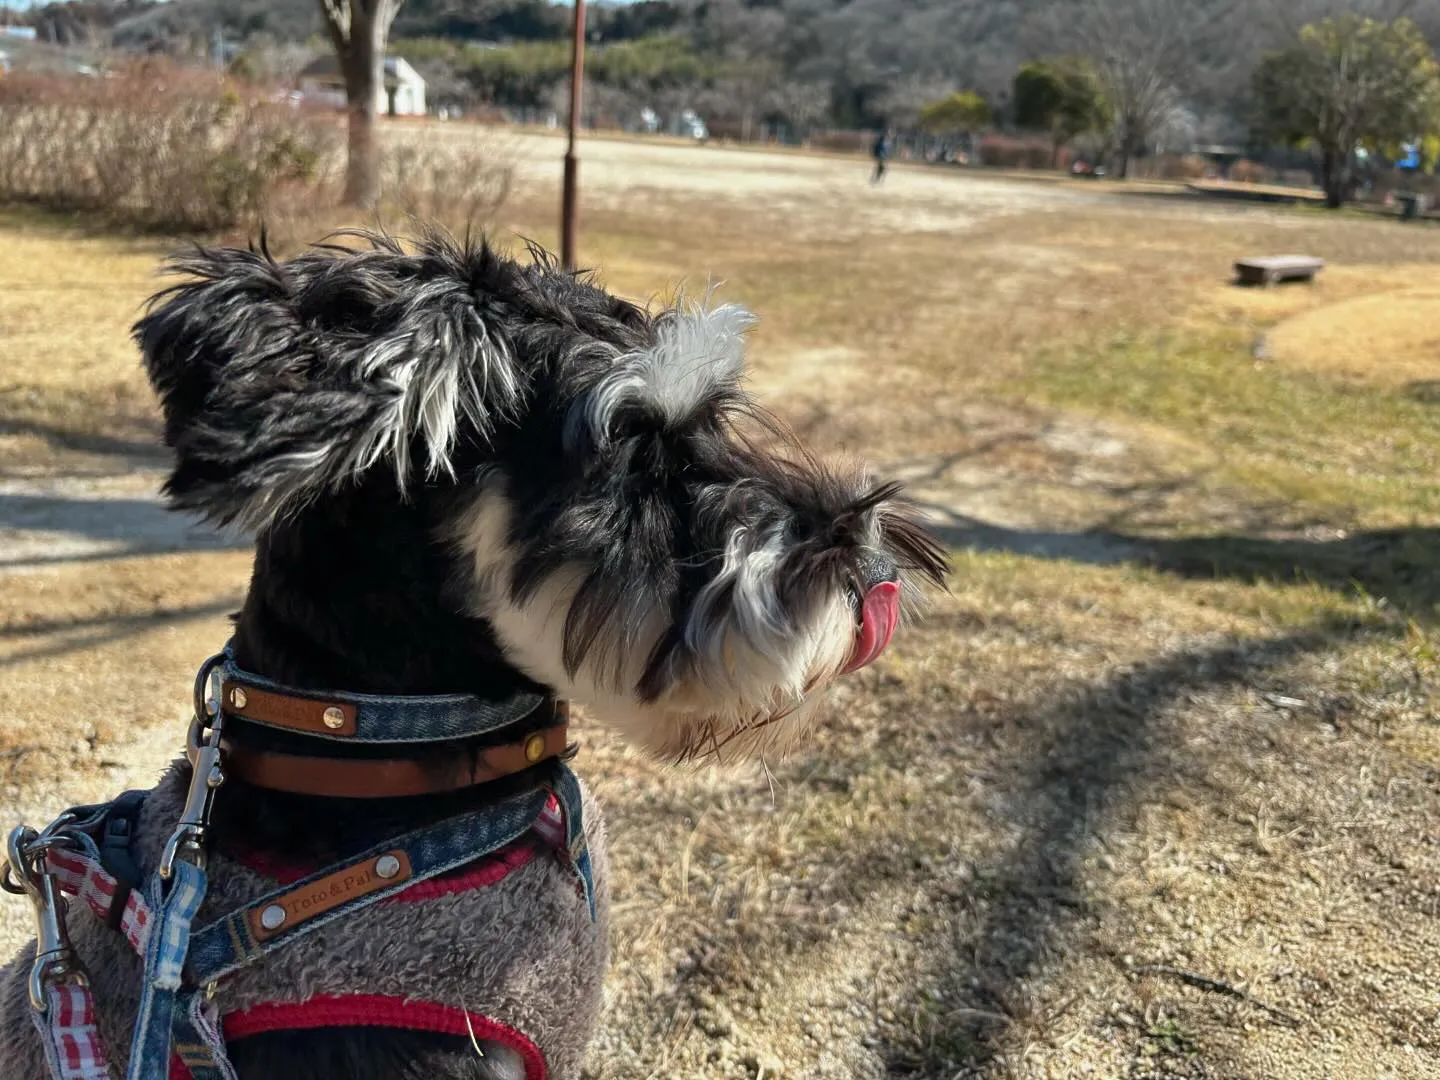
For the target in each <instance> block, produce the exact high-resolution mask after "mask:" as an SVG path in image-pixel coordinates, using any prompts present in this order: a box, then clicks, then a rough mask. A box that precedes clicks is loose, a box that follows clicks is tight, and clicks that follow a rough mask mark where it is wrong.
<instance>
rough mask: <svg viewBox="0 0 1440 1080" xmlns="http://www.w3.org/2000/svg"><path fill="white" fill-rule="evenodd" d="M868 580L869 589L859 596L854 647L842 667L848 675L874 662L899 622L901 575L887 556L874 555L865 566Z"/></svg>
mask: <svg viewBox="0 0 1440 1080" xmlns="http://www.w3.org/2000/svg"><path fill="white" fill-rule="evenodd" d="M862 572H863V573H864V574H865V576H866V578H868V579H869V580H868V581H867V582H866V586H867V590H866V593H865V595H864V596H863V597H860V598H859V611H858V612H857V619H858V625H857V627H856V630H855V647H854V648H853V649H852V650H851V651H850V659H849V660H847V661H846V662H845V666H844V667H843V668H841V669H840V674H842V675H846V674H848V673H850V672H852V671H858V670H859V669H860V668H862V667H864V666H865V665H866V664H869V663H873V662H874V661H875V659H876V658H877V657H878V656H879V655H880V654H881V653H882V652H884V651H885V646H887V645H889V644H890V639H891V638H892V637H894V636H895V628H896V627H897V626H899V625H900V580H899V578H900V575H899V572H898V571H897V569H896V567H895V564H894V563H892V562H890V561H889V560H888V559H875V560H872V561H871V562H869V563H867V564H866V565H864V566H863V567H862Z"/></svg>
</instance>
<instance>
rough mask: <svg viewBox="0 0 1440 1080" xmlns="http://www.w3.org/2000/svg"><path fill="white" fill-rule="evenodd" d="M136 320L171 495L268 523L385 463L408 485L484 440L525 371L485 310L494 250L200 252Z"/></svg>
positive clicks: (177, 269)
mask: <svg viewBox="0 0 1440 1080" xmlns="http://www.w3.org/2000/svg"><path fill="white" fill-rule="evenodd" d="M166 269H167V270H168V271H169V272H171V273H175V274H179V275H183V277H184V278H185V280H184V281H183V282H181V283H180V284H178V285H175V286H173V287H172V288H170V289H167V290H165V291H164V292H162V293H160V294H158V295H157V296H156V297H155V298H154V299H153V301H152V303H151V308H150V310H149V312H148V313H147V314H146V316H145V317H144V318H143V319H141V321H140V322H139V323H137V324H136V326H135V338H136V341H137V342H138V344H139V346H140V349H141V352H142V353H143V354H144V358H145V365H146V369H147V371H148V372H149V375H150V381H151V383H152V384H153V385H154V387H155V389H156V391H157V392H158V393H159V395H160V399H161V404H162V406H163V410H164V416H165V441H166V443H167V444H168V445H169V446H171V447H172V448H173V449H174V451H175V459H176V460H175V469H174V472H173V473H172V474H171V477H170V480H169V482H168V484H167V485H166V493H167V494H168V495H169V496H170V497H171V499H172V501H173V502H174V503H175V505H177V506H179V507H181V508H183V509H189V510H193V511H196V512H198V513H200V514H202V515H204V516H206V517H208V518H210V519H212V520H215V521H218V522H222V523H227V524H228V523H232V522H233V523H236V524H239V525H241V526H243V527H245V528H250V529H256V530H258V529H262V528H264V527H265V526H266V525H268V524H270V523H271V522H272V521H274V520H275V519H276V518H277V517H280V516H283V515H287V514H292V513H294V512H295V511H296V510H298V509H299V508H301V507H302V506H304V505H306V504H307V503H308V502H310V501H312V500H314V499H315V498H317V497H318V496H320V495H322V494H324V493H325V492H327V491H331V490H334V489H336V488H338V487H340V486H342V485H344V484H348V483H352V482H354V481H355V480H356V479H357V478H358V477H359V476H360V474H362V473H364V472H365V471H366V470H368V469H370V468H372V467H374V466H377V465H380V464H381V463H382V462H383V463H385V465H386V466H388V467H391V468H393V469H394V472H395V476H396V479H397V483H398V485H399V486H400V489H401V490H402V492H403V491H404V489H405V487H406V485H407V484H410V483H413V482H416V481H417V480H418V479H422V478H424V477H425V476H427V475H435V474H437V473H442V472H445V471H446V470H448V469H449V452H450V450H451V448H452V446H453V445H454V443H455V441H456V438H457V436H458V435H459V434H460V433H461V431H462V429H463V430H465V431H467V432H468V433H470V434H472V435H475V436H477V437H480V438H484V437H486V436H487V435H488V434H489V432H490V431H491V430H492V428H493V426H494V424H495V423H496V422H497V421H498V419H499V418H500V417H501V416H502V415H505V414H506V413H508V412H510V411H511V410H513V408H514V407H515V406H516V404H517V403H518V401H519V398H520V394H521V392H522V391H521V386H520V379H519V374H518V372H517V370H516V368H515V365H514V363H513V361H512V358H511V355H510V351H509V349H508V347H507V345H506V344H505V342H504V341H503V340H502V339H501V338H499V337H498V336H497V335H495V334H492V333H491V332H490V330H489V328H488V326H487V320H486V318H485V317H484V314H483V312H482V306H483V304H484V303H486V302H487V301H486V295H485V292H484V285H485V281H486V279H487V276H488V277H493V275H494V274H495V273H497V272H501V271H502V270H503V260H501V259H499V258H498V257H497V256H495V255H494V254H493V253H492V252H491V251H490V250H489V249H488V248H486V247H484V246H483V245H481V246H476V247H470V246H468V245H467V246H466V247H464V248H461V247H458V246H454V245H451V246H444V245H435V246H432V247H430V248H428V249H426V250H422V251H421V252H420V253H419V254H417V255H413V256H412V255H407V254H405V253H404V252H402V251H401V250H400V248H399V247H398V246H396V245H394V244H391V243H382V242H377V243H376V244H375V245H374V247H373V248H372V250H369V251H362V252H351V251H344V252H342V251H338V250H337V249H316V250H314V251H311V252H308V253H306V254H305V255H302V256H299V257H298V258H296V259H294V260H292V261H290V262H287V263H279V262H276V261H274V260H273V259H271V258H270V257H269V255H268V253H266V252H264V251H263V250H261V251H258V252H257V251H253V250H249V251H247V250H243V249H235V248H222V249H197V250H195V251H192V252H190V253H189V254H187V255H183V256H179V257H176V258H174V259H172V260H171V261H170V262H169V264H168V265H167V267H166Z"/></svg>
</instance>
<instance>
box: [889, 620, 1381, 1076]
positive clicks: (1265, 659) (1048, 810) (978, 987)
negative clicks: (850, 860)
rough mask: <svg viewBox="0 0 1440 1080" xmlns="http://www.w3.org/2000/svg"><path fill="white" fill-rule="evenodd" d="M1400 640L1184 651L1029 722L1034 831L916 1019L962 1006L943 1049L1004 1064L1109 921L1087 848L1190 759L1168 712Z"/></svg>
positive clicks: (921, 983)
mask: <svg viewBox="0 0 1440 1080" xmlns="http://www.w3.org/2000/svg"><path fill="white" fill-rule="evenodd" d="M1394 632H1395V631H1394V629H1393V628H1390V627H1384V628H1381V627H1356V626H1354V625H1353V624H1349V623H1344V622H1328V621H1327V622H1321V623H1318V624H1316V625H1314V626H1312V627H1309V628H1305V629H1301V630H1298V631H1295V632H1293V633H1290V634H1287V635H1284V636H1282V637H1278V638H1273V639H1261V640H1246V641H1239V642H1230V643H1226V644H1222V645H1218V646H1215V647H1212V648H1202V649H1194V650H1186V651H1182V652H1177V653H1174V654H1172V655H1169V656H1165V657H1161V658H1159V659H1157V660H1155V661H1153V662H1151V663H1148V664H1142V665H1138V666H1136V667H1134V668H1131V669H1129V670H1125V671H1120V672H1118V673H1116V674H1115V675H1114V676H1112V677H1111V678H1109V679H1107V680H1105V681H1104V682H1103V683H1100V684H1097V685H1095V686H1092V687H1089V688H1087V689H1084V690H1082V691H1081V692H1080V693H1079V694H1077V695H1075V696H1065V697H1061V698H1059V699H1057V700H1056V701H1054V702H1053V703H1052V704H1050V705H1048V706H1046V707H1044V708H1043V709H1041V710H1040V711H1039V712H1037V713H1030V714H1028V715H1025V716H1024V717H1023V718H1020V717H1017V718H1016V719H1017V721H1020V722H1023V723H1024V724H1025V726H1026V728H1027V730H1030V731H1033V732H1034V733H1035V735H1036V740H1035V741H1034V742H1033V743H1032V744H1030V745H1029V746H1028V747H1027V749H1026V751H1025V753H1024V754H1023V755H1020V756H1017V757H1015V758H1013V759H1012V760H1011V761H1010V762H1009V768H1008V769H1007V770H1006V772H1005V773H1004V774H1003V775H1002V776H1001V777H998V778H997V782H998V783H999V784H1001V785H1003V786H1004V789H1005V791H1006V793H1007V795H1008V797H1009V801H1010V802H1011V803H1012V804H1015V805H1023V806H1024V807H1025V808H1026V810H1027V817H1028V820H1027V821H1026V822H1025V825H1024V830H1023V833H1022V835H1021V837H1020V839H1019V840H1018V841H1016V842H1015V843H1014V844H1013V845H1012V846H1011V847H1010V849H1009V850H1008V852H1007V853H1005V854H1004V855H1002V856H1001V857H1000V858H999V859H998V860H997V861H995V862H993V863H991V864H990V865H981V866H978V867H977V868H976V883H977V885H976V890H975V894H974V895H972V896H967V897H965V898H963V899H962V900H960V901H959V902H960V903H961V904H963V905H964V906H965V907H966V908H967V909H968V914H969V916H970V920H971V921H970V925H971V926H973V928H974V929H973V931H971V932H970V933H968V934H966V935H964V939H963V941H962V942H961V944H962V945H963V946H964V953H963V955H955V954H950V955H947V956H941V955H938V954H935V955H934V957H933V961H932V962H931V963H930V964H928V965H927V966H926V967H925V968H924V970H922V971H920V972H917V988H918V989H919V991H920V994H919V996H918V997H917V1002H916V1005H917V1008H921V1007H929V1008H931V1009H933V1008H934V1002H935V1001H943V1002H945V1003H947V1004H953V1005H956V1006H957V1007H956V1008H954V1009H953V1010H952V1011H951V1012H950V1013H949V1014H948V1018H947V1017H946V1016H945V1015H944V1014H943V1012H942V1016H941V1022H942V1023H948V1025H949V1026H948V1030H946V1031H944V1032H943V1038H942V1039H941V1040H940V1042H939V1044H938V1049H939V1050H940V1051H942V1052H943V1051H944V1050H945V1049H947V1048H951V1049H953V1048H957V1047H958V1048H962V1049H963V1050H964V1051H965V1056H966V1057H968V1058H969V1060H970V1063H972V1064H983V1063H985V1062H986V1061H988V1060H989V1059H990V1058H992V1057H993V1056H994V1055H995V1054H996V1053H998V1052H999V1048H998V1046H997V1045H996V1042H995V1040H994V1039H993V1037H992V1035H993V1032H994V1030H995V1028H994V1026H993V1025H994V1023H995V1022H996V1021H997V1020H999V1019H1003V1018H1009V1017H1011V1016H1013V1015H1014V1013H1015V1011H1016V1002H1017V1000H1018V999H1020V998H1021V997H1022V996H1023V993H1022V990H1021V987H1022V984H1024V983H1025V982H1026V981H1028V980H1030V979H1032V978H1033V977H1035V976H1036V975H1038V974H1042V973H1043V972H1045V971H1046V970H1048V969H1050V968H1052V967H1054V966H1056V965H1057V964H1059V963H1060V962H1061V961H1063V959H1064V957H1065V954H1066V953H1067V952H1072V953H1073V952H1074V941H1073V939H1074V935H1075V934H1076V932H1077V931H1079V929H1080V928H1081V926H1082V925H1083V924H1084V923H1085V922H1087V921H1092V920H1094V919H1096V918H1097V917H1098V916H1099V913H1098V912H1096V911H1094V910H1093V909H1092V907H1091V905H1090V902H1089V901H1088V900H1087V898H1086V896H1085V871H1084V859H1085V856H1086V854H1087V852H1088V851H1089V850H1090V849H1089V845H1088V840H1089V838H1090V837H1091V836H1093V835H1094V834H1095V833H1096V832H1097V831H1098V829H1101V828H1103V827H1104V822H1105V820H1106V819H1109V818H1113V816H1114V815H1116V814H1117V813H1121V812H1123V811H1124V810H1125V809H1126V808H1128V807H1134V806H1136V805H1137V804H1138V803H1139V802H1141V801H1143V800H1144V799H1145V798H1146V797H1147V796H1149V797H1152V798H1153V797H1154V796H1155V794H1156V793H1157V792H1159V791H1161V790H1163V789H1164V788H1165V787H1166V786H1167V783H1170V782H1172V781H1173V779H1174V776H1175V770H1176V768H1177V765H1176V761H1177V759H1181V760H1183V755H1180V754H1178V753H1177V752H1176V751H1177V750H1178V747H1177V746H1176V745H1175V744H1174V739H1175V732H1174V730H1173V729H1172V727H1171V725H1170V724H1169V723H1168V722H1166V718H1165V713H1166V711H1167V710H1169V709H1171V708H1172V707H1174V706H1176V705H1179V704H1182V703H1184V702H1185V701H1186V699H1187V698H1189V697H1190V696H1192V695H1195V694H1198V693H1209V692H1214V691H1217V690H1224V689H1227V688H1238V687H1243V686H1247V685H1255V684H1256V683H1260V682H1263V681H1264V680H1265V679H1266V677H1267V676H1269V675H1270V674H1271V673H1272V672H1274V671H1275V670H1276V669H1278V668H1280V667H1281V666H1283V665H1285V664H1287V663H1290V662H1292V661H1294V660H1296V659H1298V658H1300V657H1302V656H1305V655H1307V654H1313V653H1317V652H1320V651H1322V650H1325V649H1329V648H1332V647H1334V646H1335V645H1336V644H1337V643H1339V642H1341V641H1354V640H1358V639H1359V638H1360V637H1362V636H1366V635H1375V634H1381V635H1387V634H1393V633H1394ZM1191 779H1195V780H1199V781H1200V782H1201V783H1204V782H1205V781H1204V778H1203V777H1200V776H1197V777H1193V778H1191ZM927 994H928V1001H927ZM937 995H938V996H937ZM977 1018H978V1019H977ZM935 1056H936V1053H935V1049H933V1048H932V1049H931V1050H930V1052H929V1053H928V1054H927V1053H926V1051H925V1050H923V1049H919V1048H916V1047H913V1046H903V1047H894V1048H892V1052H891V1061H890V1067H891V1070H892V1072H893V1073H896V1074H917V1075H918V1074H925V1075H939V1074H938V1073H937V1072H934V1071H933V1070H934V1069H935V1068H936V1067H937V1066H940V1065H942V1064H943V1063H942V1062H941V1061H937V1060H935ZM947 1075H948V1074H947Z"/></svg>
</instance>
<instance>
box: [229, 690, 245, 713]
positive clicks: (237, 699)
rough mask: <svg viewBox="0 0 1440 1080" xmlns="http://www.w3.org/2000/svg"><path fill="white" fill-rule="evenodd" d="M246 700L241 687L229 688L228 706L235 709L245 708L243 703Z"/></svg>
mask: <svg viewBox="0 0 1440 1080" xmlns="http://www.w3.org/2000/svg"><path fill="white" fill-rule="evenodd" d="M248 700H249V699H248V698H247V697H246V696H245V691H244V689H243V688H242V687H239V686H235V687H232V688H231V690H230V704H231V705H233V706H235V708H237V709H243V708H244V707H245V702H246V701H248Z"/></svg>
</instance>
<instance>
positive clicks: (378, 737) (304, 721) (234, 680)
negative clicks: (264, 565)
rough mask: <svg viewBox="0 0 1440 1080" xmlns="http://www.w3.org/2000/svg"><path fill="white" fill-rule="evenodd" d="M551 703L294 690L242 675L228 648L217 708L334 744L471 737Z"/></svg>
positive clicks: (533, 698) (541, 698)
mask: <svg viewBox="0 0 1440 1080" xmlns="http://www.w3.org/2000/svg"><path fill="white" fill-rule="evenodd" d="M553 700H554V699H553V698H548V697H546V696H545V695H543V694H532V693H519V694H513V695H511V696H510V697H508V698H502V699H501V700H499V701H486V700H484V699H482V698H478V697H476V696H474V695H473V694H424V695H406V694H354V693H349V692H346V691H341V690H295V689H292V688H290V687H288V686H281V685H280V684H279V683H276V682H273V681H272V680H270V679H267V678H265V677H263V676H261V675H255V674H252V673H251V672H248V671H242V670H240V668H239V667H238V666H237V665H236V663H235V659H234V657H233V656H232V655H231V653H230V650H229V649H228V648H227V649H226V650H225V661H224V664H223V665H222V667H221V669H220V708H221V710H222V711H223V712H224V713H225V715H226V716H233V717H238V718H239V719H242V720H247V721H249V722H250V723H253V724H263V725H264V726H266V727H272V728H278V729H280V730H282V731H290V732H295V733H298V734H301V735H310V736H314V737H315V738H318V739H325V740H328V741H331V742H337V743H351V744H355V743H366V744H375V743H405V744H413V743H427V742H454V741H455V740H457V739H471V738H474V737H475V736H477V735H488V734H490V733H491V732H495V731H499V730H500V729H501V728H505V727H509V726H510V725H511V724H513V723H515V722H516V721H517V720H523V719H525V718H526V717H527V716H530V715H531V714H532V713H534V712H535V711H536V710H537V709H540V708H543V707H544V706H545V705H546V704H547V702H551V701H553Z"/></svg>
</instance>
